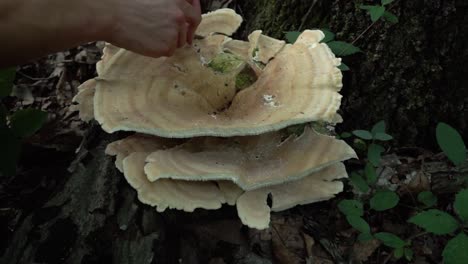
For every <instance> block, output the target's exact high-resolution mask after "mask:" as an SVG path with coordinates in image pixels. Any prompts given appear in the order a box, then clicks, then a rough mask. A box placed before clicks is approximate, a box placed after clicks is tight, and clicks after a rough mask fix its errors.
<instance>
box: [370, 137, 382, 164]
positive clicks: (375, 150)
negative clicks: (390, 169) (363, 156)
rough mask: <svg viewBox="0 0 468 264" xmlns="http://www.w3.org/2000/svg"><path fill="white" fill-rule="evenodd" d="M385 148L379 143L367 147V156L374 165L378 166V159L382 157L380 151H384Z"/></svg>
mask: <svg viewBox="0 0 468 264" xmlns="http://www.w3.org/2000/svg"><path fill="white" fill-rule="evenodd" d="M384 151H385V149H384V148H383V147H382V146H380V145H379V144H374V143H372V144H370V145H369V148H368V149H367V158H368V159H369V161H370V162H371V163H372V164H373V165H374V166H376V167H377V166H379V164H380V160H381V158H382V152H384Z"/></svg>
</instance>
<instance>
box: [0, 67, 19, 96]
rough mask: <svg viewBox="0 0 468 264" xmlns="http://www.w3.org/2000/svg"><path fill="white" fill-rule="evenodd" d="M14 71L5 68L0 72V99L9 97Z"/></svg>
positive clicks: (13, 69)
mask: <svg viewBox="0 0 468 264" xmlns="http://www.w3.org/2000/svg"><path fill="white" fill-rule="evenodd" d="M15 74H16V69H15V68H7V69H1V70H0V98H2V97H5V96H8V95H10V93H11V89H12V87H13V81H14V80H15Z"/></svg>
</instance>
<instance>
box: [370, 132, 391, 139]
mask: <svg viewBox="0 0 468 264" xmlns="http://www.w3.org/2000/svg"><path fill="white" fill-rule="evenodd" d="M374 139H375V140H380V141H389V140H392V139H393V137H392V136H390V135H389V134H386V133H376V134H375V135H374Z"/></svg>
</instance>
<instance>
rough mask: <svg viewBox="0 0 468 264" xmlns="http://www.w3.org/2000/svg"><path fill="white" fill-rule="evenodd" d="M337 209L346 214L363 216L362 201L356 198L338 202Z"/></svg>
mask: <svg viewBox="0 0 468 264" xmlns="http://www.w3.org/2000/svg"><path fill="white" fill-rule="evenodd" d="M338 209H339V210H340V211H341V212H342V213H343V214H344V215H346V216H348V215H355V216H363V215H364V209H363V206H362V203H361V202H359V201H357V200H342V201H341V202H339V203H338Z"/></svg>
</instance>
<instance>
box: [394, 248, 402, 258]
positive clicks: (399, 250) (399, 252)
mask: <svg viewBox="0 0 468 264" xmlns="http://www.w3.org/2000/svg"><path fill="white" fill-rule="evenodd" d="M403 254H405V248H402V247H401V248H397V249H395V252H394V253H393V256H394V257H395V258H396V259H401V257H403Z"/></svg>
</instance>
